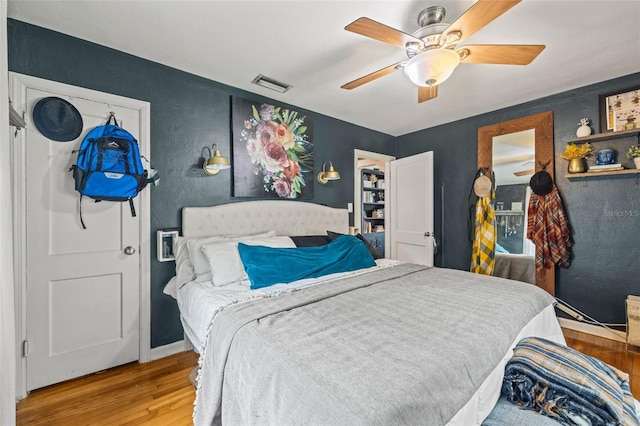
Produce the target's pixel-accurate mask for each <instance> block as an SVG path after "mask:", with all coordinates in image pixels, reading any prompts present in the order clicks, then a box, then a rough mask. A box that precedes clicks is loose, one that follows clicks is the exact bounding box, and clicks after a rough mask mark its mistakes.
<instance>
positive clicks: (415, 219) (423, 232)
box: [388, 151, 435, 266]
mask: <svg viewBox="0 0 640 426" xmlns="http://www.w3.org/2000/svg"><path fill="white" fill-rule="evenodd" d="M389 172H390V179H389V181H390V182H389V184H390V186H391V190H390V191H388V192H389V196H388V200H389V201H388V202H389V209H390V212H389V213H390V214H389V215H390V217H389V221H390V222H391V223H390V224H389V225H388V226H390V228H391V232H390V250H391V252H390V255H389V256H388V257H389V258H391V259H396V260H401V261H404V262H411V263H417V264H421V265H427V266H433V248H434V242H435V236H434V235H433V152H432V151H429V152H425V153H422V154H418V155H414V156H411V157H406V158H401V159H399V160H395V161H392V162H391V163H390V167H389Z"/></svg>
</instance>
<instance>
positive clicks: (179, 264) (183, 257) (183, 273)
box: [173, 237, 196, 288]
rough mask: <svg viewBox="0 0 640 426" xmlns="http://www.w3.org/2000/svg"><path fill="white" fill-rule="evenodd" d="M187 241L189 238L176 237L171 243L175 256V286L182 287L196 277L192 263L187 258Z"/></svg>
mask: <svg viewBox="0 0 640 426" xmlns="http://www.w3.org/2000/svg"><path fill="white" fill-rule="evenodd" d="M188 241H189V238H186V237H176V238H175V240H174V243H173V244H174V249H175V256H176V286H177V287H178V288H182V286H183V285H185V284H186V283H188V282H189V281H193V279H194V278H195V277H196V274H195V273H194V271H193V264H192V263H191V259H190V258H189V250H188V248H187V243H188Z"/></svg>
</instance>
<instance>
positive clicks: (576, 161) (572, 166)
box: [562, 143, 593, 173]
mask: <svg viewBox="0 0 640 426" xmlns="http://www.w3.org/2000/svg"><path fill="white" fill-rule="evenodd" d="M592 153H593V149H592V148H591V145H590V144H588V143H583V144H580V145H576V144H573V143H570V144H568V145H567V148H566V149H565V150H564V154H562V158H564V159H565V160H569V173H584V172H585V171H586V170H587V165H586V163H585V161H584V159H585V158H587V157H588V156H590V155H591V154H592Z"/></svg>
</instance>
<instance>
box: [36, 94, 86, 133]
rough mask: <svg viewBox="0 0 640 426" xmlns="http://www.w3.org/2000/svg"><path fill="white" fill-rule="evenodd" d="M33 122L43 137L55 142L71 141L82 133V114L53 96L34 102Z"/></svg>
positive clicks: (64, 101)
mask: <svg viewBox="0 0 640 426" xmlns="http://www.w3.org/2000/svg"><path fill="white" fill-rule="evenodd" d="M33 122H34V124H35V125H36V127H37V128H38V130H39V131H40V133H42V135H43V136H44V137H46V138H47V139H51V140H53V141H57V142H69V141H72V140H74V139H76V138H77V137H78V136H80V133H82V116H81V115H80V113H79V112H78V110H77V109H76V107H74V106H73V105H72V104H71V103H69V102H68V101H66V100H64V99H61V98H57V97H55V96H51V97H47V98H42V99H40V100H39V101H38V102H37V103H36V105H35V106H34V107H33Z"/></svg>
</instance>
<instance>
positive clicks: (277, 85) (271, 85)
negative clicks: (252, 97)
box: [251, 74, 293, 93]
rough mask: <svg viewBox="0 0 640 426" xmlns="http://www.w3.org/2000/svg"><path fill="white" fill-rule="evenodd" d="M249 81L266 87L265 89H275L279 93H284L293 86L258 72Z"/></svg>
mask: <svg viewBox="0 0 640 426" xmlns="http://www.w3.org/2000/svg"><path fill="white" fill-rule="evenodd" d="M251 82H252V83H253V84H257V85H258V86H262V87H266V88H267V89H271V90H275V91H276V92H280V93H284V92H286V91H287V90H289V89H291V88H292V87H293V86H292V85H290V84H287V83H283V82H281V81H278V80H274V79H273V78H270V77H267V76H264V75H262V74H258V76H257V77H256V78H254V79H253V80H251Z"/></svg>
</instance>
